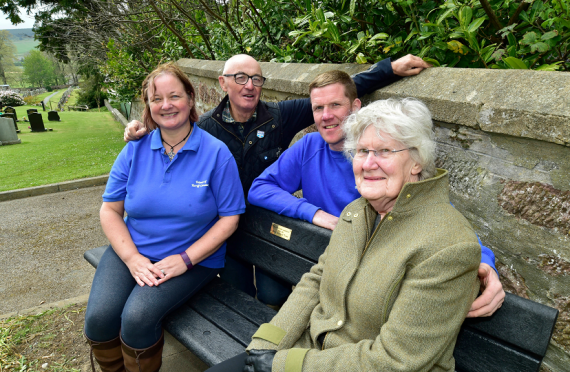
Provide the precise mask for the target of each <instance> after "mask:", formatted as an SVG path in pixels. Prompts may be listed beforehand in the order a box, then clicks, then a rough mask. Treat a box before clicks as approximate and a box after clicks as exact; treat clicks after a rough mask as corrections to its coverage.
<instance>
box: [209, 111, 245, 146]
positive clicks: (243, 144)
mask: <svg viewBox="0 0 570 372" xmlns="http://www.w3.org/2000/svg"><path fill="white" fill-rule="evenodd" d="M212 120H214V121H215V122H216V123H218V125H219V126H220V127H222V129H223V130H225V131H226V132H228V133H229V134H231V135H232V136H234V137H235V138H236V139H237V140H238V141H240V142H241V147H244V146H245V142H243V141H242V140H240V139H239V137H238V136H236V135H235V134H234V133H232V132H230V131H229V130H227V129H226V128H224V126H223V125H222V124H221V123H220V122H219V121H217V120H216V119H214V118H213V117H212Z"/></svg>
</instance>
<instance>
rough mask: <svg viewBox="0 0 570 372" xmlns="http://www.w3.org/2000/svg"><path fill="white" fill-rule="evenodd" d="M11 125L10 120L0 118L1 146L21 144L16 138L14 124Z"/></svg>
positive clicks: (11, 121)
mask: <svg viewBox="0 0 570 372" xmlns="http://www.w3.org/2000/svg"><path fill="white" fill-rule="evenodd" d="M12 123H13V120H12V119H10V118H5V117H0V143H2V145H15V144H18V143H22V140H21V139H19V138H18V134H16V130H15V129H14V124H12Z"/></svg>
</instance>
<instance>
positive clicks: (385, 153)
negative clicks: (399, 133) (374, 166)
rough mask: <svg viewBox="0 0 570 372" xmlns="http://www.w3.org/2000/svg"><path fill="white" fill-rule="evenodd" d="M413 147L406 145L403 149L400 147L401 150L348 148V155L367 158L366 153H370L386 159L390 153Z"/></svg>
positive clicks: (355, 157) (354, 157)
mask: <svg viewBox="0 0 570 372" xmlns="http://www.w3.org/2000/svg"><path fill="white" fill-rule="evenodd" d="M411 149H413V147H408V148H405V149H401V150H390V149H380V150H368V149H355V150H350V151H349V153H350V156H352V158H353V159H360V160H362V159H367V158H368V154H370V153H372V155H374V157H375V158H376V159H387V158H389V157H391V156H392V155H394V154H395V153H397V152H401V151H406V150H411Z"/></svg>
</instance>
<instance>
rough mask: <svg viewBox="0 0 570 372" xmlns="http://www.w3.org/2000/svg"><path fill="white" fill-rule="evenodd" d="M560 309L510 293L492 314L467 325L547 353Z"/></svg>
mask: <svg viewBox="0 0 570 372" xmlns="http://www.w3.org/2000/svg"><path fill="white" fill-rule="evenodd" d="M557 317H558V310H556V309H553V308H551V307H548V306H544V305H541V304H539V303H536V302H533V301H531V300H527V299H525V298H522V297H519V296H515V295H513V294H510V293H507V294H506V297H505V302H504V303H503V305H502V306H501V308H500V309H499V310H497V312H495V314H493V315H492V316H491V317H489V318H469V319H466V320H465V322H464V325H465V326H467V327H470V328H473V329H476V330H478V331H480V332H482V333H484V334H487V335H490V336H492V337H494V338H496V339H498V340H501V341H504V342H508V343H511V344H513V345H515V346H517V347H519V348H521V349H523V350H526V351H529V352H531V353H533V354H536V355H541V356H544V355H545V354H546V349H547V348H548V344H549V341H550V337H551V336H552V332H553V331H554V326H555V324H556V319H557Z"/></svg>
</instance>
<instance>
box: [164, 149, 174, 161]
mask: <svg viewBox="0 0 570 372" xmlns="http://www.w3.org/2000/svg"><path fill="white" fill-rule="evenodd" d="M164 153H165V154H166V155H168V158H169V159H170V161H172V159H174V155H176V154H175V153H174V149H173V148H172V147H171V148H170V152H166V151H165V152H164Z"/></svg>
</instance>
